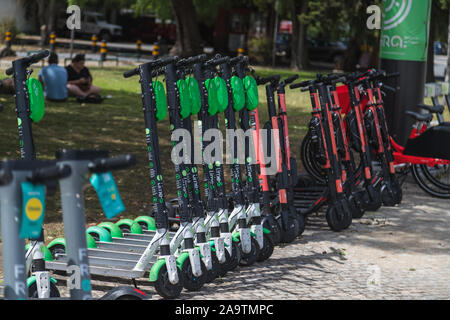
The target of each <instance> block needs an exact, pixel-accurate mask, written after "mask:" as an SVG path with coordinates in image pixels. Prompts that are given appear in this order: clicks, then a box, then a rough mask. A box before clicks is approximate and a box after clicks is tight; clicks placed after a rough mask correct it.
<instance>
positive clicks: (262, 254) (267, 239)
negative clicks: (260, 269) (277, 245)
mask: <svg viewBox="0 0 450 320" xmlns="http://www.w3.org/2000/svg"><path fill="white" fill-rule="evenodd" d="M263 237H264V245H263V247H262V248H261V250H260V251H259V256H258V259H256V261H258V262H262V261H265V260H267V259H269V258H270V256H271V255H272V253H273V249H274V245H273V241H272V237H271V236H270V234H266V233H264V234H263Z"/></svg>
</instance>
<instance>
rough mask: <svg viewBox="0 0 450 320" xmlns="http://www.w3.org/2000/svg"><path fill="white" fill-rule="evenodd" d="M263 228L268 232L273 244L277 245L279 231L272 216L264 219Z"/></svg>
mask: <svg viewBox="0 0 450 320" xmlns="http://www.w3.org/2000/svg"><path fill="white" fill-rule="evenodd" d="M263 227H264V228H266V229H268V230H270V235H271V237H272V242H273V244H274V245H277V244H279V243H280V241H281V229H280V225H279V224H278V223H277V220H276V219H275V217H274V216H272V215H270V216H269V215H268V216H267V217H265V219H264V223H263Z"/></svg>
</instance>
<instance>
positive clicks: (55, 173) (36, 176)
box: [28, 164, 72, 183]
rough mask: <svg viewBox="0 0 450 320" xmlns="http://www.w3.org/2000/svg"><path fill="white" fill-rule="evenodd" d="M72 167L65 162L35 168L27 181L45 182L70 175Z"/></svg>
mask: <svg viewBox="0 0 450 320" xmlns="http://www.w3.org/2000/svg"><path fill="white" fill-rule="evenodd" d="M71 173H72V169H71V168H70V166H69V165H66V164H63V165H61V164H56V165H55V166H50V167H44V168H39V169H35V170H34V171H33V172H32V174H31V176H30V177H29V178H28V181H30V182H33V183H46V182H50V181H53V180H59V179H62V178H66V177H68V176H70V175H71Z"/></svg>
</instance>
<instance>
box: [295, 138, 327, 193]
mask: <svg viewBox="0 0 450 320" xmlns="http://www.w3.org/2000/svg"><path fill="white" fill-rule="evenodd" d="M316 157H317V154H316V153H315V152H314V148H313V145H312V138H311V131H308V132H307V133H306V136H305V138H303V141H302V144H301V146H300V158H301V159H302V163H303V166H304V167H305V170H306V171H307V172H308V173H309V174H310V175H311V176H312V177H314V179H316V180H317V181H318V182H320V183H323V184H325V183H327V180H326V177H327V174H326V172H325V170H323V168H322V165H321V164H320V163H319V162H318V161H317V159H316Z"/></svg>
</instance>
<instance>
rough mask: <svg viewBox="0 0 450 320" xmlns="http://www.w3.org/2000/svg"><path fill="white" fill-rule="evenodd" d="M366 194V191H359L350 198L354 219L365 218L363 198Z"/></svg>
mask: <svg viewBox="0 0 450 320" xmlns="http://www.w3.org/2000/svg"><path fill="white" fill-rule="evenodd" d="M365 192H366V190H359V191H356V192H353V193H352V194H351V195H350V196H349V197H348V201H349V204H350V207H351V208H352V209H351V211H352V219H361V218H362V217H363V216H364V213H365V210H364V201H363V198H364V193H365Z"/></svg>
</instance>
